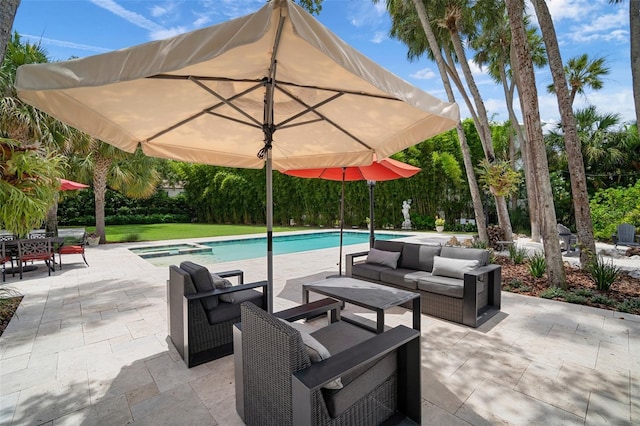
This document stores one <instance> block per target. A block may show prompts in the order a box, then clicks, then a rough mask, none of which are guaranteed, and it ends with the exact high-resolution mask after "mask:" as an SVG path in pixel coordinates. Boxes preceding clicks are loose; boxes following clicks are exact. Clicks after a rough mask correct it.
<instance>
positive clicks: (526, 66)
mask: <svg viewBox="0 0 640 426" xmlns="http://www.w3.org/2000/svg"><path fill="white" fill-rule="evenodd" d="M506 6H507V14H508V16H509V24H510V26H511V36H512V39H511V54H512V60H511V65H512V70H513V73H514V76H515V79H516V83H517V85H518V93H520V97H521V98H522V102H521V104H522V116H523V119H524V126H525V130H526V132H527V141H528V142H529V143H528V145H527V148H528V152H527V155H529V156H530V157H529V158H530V160H529V161H531V164H532V165H533V167H534V168H535V170H536V173H534V176H535V179H536V180H535V182H536V192H535V196H537V197H538V205H539V206H540V213H541V215H540V219H541V220H540V223H541V228H542V229H541V230H542V238H543V239H544V246H543V247H544V255H545V260H546V262H547V279H548V282H549V283H550V284H551V285H552V286H554V287H565V286H566V276H565V272H564V265H563V263H562V254H561V253H560V243H559V241H558V232H557V231H556V213H555V208H554V203H553V193H552V191H551V181H550V178H549V164H548V162H547V155H546V151H545V145H544V139H543V135H542V126H541V124H540V110H539V107H538V91H537V88H536V80H535V73H534V69H533V63H532V60H531V53H530V51H529V45H528V43H527V42H526V37H527V34H526V29H525V25H524V19H523V16H524V0H506ZM531 195H532V194H529V196H531Z"/></svg>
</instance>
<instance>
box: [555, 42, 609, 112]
mask: <svg viewBox="0 0 640 426" xmlns="http://www.w3.org/2000/svg"><path fill="white" fill-rule="evenodd" d="M604 64H605V59H604V58H595V59H592V60H589V55H587V54H586V53H584V54H582V55H580V56H576V57H575V58H571V59H569V60H568V61H567V65H565V67H564V73H565V74H566V76H567V81H568V82H569V87H570V89H571V92H570V94H569V96H570V97H571V105H573V102H574V100H575V98H576V94H578V93H580V94H584V89H585V88H586V87H589V88H591V89H593V90H600V89H602V79H601V78H600V77H601V76H603V75H607V74H609V71H610V69H609V67H606V66H605V65H604ZM547 91H548V92H549V93H556V89H555V86H554V85H553V84H550V85H548V86H547Z"/></svg>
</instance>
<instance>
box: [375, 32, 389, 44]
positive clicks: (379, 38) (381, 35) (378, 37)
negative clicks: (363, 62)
mask: <svg viewBox="0 0 640 426" xmlns="http://www.w3.org/2000/svg"><path fill="white" fill-rule="evenodd" d="M387 38H388V37H387V34H386V33H385V32H384V31H376V32H375V33H374V34H373V38H372V39H371V41H372V42H373V43H375V44H380V43H382V42H383V41H385V40H386V39H387Z"/></svg>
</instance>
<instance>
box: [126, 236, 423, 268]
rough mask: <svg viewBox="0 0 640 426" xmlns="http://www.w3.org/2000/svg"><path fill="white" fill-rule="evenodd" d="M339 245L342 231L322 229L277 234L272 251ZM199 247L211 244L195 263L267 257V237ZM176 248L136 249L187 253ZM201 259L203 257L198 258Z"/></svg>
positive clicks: (363, 239) (359, 239)
mask: <svg viewBox="0 0 640 426" xmlns="http://www.w3.org/2000/svg"><path fill="white" fill-rule="evenodd" d="M408 236H410V235H408V234H376V239H378V240H391V239H395V238H404V237H408ZM367 242H369V233H368V232H344V233H343V236H342V245H343V246H348V245H352V244H362V243H367ZM339 245H340V232H338V231H331V232H319V233H307V234H296V235H278V236H274V237H273V254H274V255H279V254H289V253H298V252H303V251H310V250H320V249H325V248H332V247H338V246H339ZM198 246H199V247H208V248H210V250H203V251H201V252H192V253H191V255H192V257H193V259H194V262H198V261H200V262H203V263H221V262H231V261H235V260H244V259H253V258H257V257H264V256H266V255H267V238H266V237H259V238H243V239H234V240H228V241H211V242H202V243H198ZM175 247H176V248H175V249H172V248H171V246H167V245H164V246H162V250H156V249H155V247H153V246H151V247H145V248H144V249H142V250H146V252H144V251H143V252H141V251H140V250H141V249H131V250H132V251H135V250H137V254H138V255H139V256H141V257H144V258H149V257H153V258H158V257H164V256H172V255H176V254H186V253H185V251H183V249H182V248H183V247H184V244H176V245H175ZM198 259H200V260H198Z"/></svg>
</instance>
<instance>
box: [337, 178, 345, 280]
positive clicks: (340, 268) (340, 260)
mask: <svg viewBox="0 0 640 426" xmlns="http://www.w3.org/2000/svg"><path fill="white" fill-rule="evenodd" d="M346 173H347V169H346V167H343V168H342V195H341V196H340V259H339V260H338V275H339V276H342V233H343V230H344V179H345V174H346Z"/></svg>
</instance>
